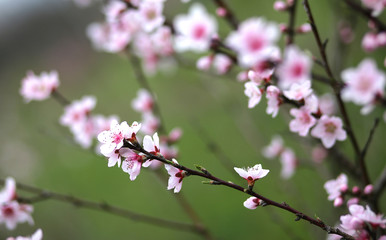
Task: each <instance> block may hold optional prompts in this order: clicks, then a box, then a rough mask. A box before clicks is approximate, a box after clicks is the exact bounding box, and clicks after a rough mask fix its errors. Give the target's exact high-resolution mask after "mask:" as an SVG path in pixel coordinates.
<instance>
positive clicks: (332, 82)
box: [303, 0, 370, 185]
mask: <svg viewBox="0 0 386 240" xmlns="http://www.w3.org/2000/svg"><path fill="white" fill-rule="evenodd" d="M303 6H304V9H305V11H306V14H307V16H308V20H309V23H310V24H311V28H312V32H313V34H314V37H315V41H316V43H317V45H318V48H319V52H320V55H321V57H322V63H323V66H324V69H325V71H326V73H327V75H328V77H329V79H330V86H331V88H332V89H333V90H334V94H335V97H336V99H337V101H338V105H339V109H340V112H341V114H342V117H343V121H344V123H345V128H346V131H347V134H348V136H349V138H350V141H351V144H352V146H353V148H354V152H355V155H356V159H357V162H358V165H359V168H360V170H361V172H362V180H363V184H364V185H367V184H369V183H370V179H369V176H368V173H367V168H366V164H365V161H364V159H363V157H362V154H361V150H360V148H359V144H358V141H357V139H356V137H355V134H354V131H353V128H352V126H351V122H350V118H349V116H348V114H347V111H346V107H345V105H344V103H343V100H342V98H341V95H340V87H339V86H340V85H341V83H340V82H339V81H338V80H337V79H335V77H334V75H333V73H332V71H331V68H330V65H329V62H328V59H327V55H326V45H327V41H325V42H323V43H322V40H321V38H320V35H319V32H318V29H317V27H316V24H315V21H314V17H313V15H312V12H311V8H310V5H309V3H308V0H303Z"/></svg>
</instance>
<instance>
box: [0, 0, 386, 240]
mask: <svg viewBox="0 0 386 240" xmlns="http://www.w3.org/2000/svg"><path fill="white" fill-rule="evenodd" d="M192 2H194V1H192ZM228 2H229V5H230V6H231V7H232V9H234V11H235V14H236V16H237V17H238V18H239V19H240V20H244V19H247V18H250V17H252V16H264V17H265V18H266V19H269V20H271V21H276V22H279V23H281V22H287V19H288V15H287V14H286V13H278V12H275V11H274V10H273V8H272V5H273V1H248V3H247V2H246V1H228ZM202 3H203V4H204V5H205V6H206V7H207V9H208V11H209V12H211V13H214V12H215V6H214V4H213V3H212V1H202ZM190 4H191V3H190ZM190 4H182V3H181V2H180V1H177V0H175V1H172V0H169V1H168V2H167V3H166V8H165V12H166V15H167V16H168V17H169V18H170V19H171V18H172V17H173V16H175V15H176V14H178V13H181V12H186V11H187V9H188V8H189V5H190ZM310 4H311V6H312V8H313V10H314V15H315V19H316V22H317V24H318V27H319V28H320V33H321V35H322V36H323V37H327V38H328V39H329V43H328V53H329V57H330V60H331V62H332V65H333V67H334V69H335V71H336V72H335V74H339V72H340V71H341V70H342V69H344V68H346V67H349V66H357V65H358V63H359V62H360V61H361V60H362V59H363V58H364V57H366V56H368V57H372V58H375V59H376V60H377V63H378V68H381V69H383V70H384V66H383V61H384V57H385V52H384V51H383V52H382V51H377V52H374V53H371V54H368V53H364V52H363V50H361V48H360V43H361V38H362V36H363V34H364V32H365V31H366V24H367V23H366V21H364V20H363V19H362V18H360V17H358V16H356V15H355V14H354V15H352V14H351V15H350V14H348V11H347V9H346V8H345V6H343V5H340V4H338V3H336V1H332V0H331V1H316V0H310ZM101 7H102V4H101V2H96V3H95V4H93V5H92V6H90V7H88V8H78V7H76V6H75V5H74V3H73V2H71V1H70V0H33V1H31V0H0V102H1V103H0V113H1V114H0V123H1V124H0V177H1V178H5V177H7V176H13V177H15V178H16V180H17V181H20V182H21V183H26V184H31V185H34V186H38V187H40V188H43V189H48V190H52V191H56V192H60V193H65V194H70V195H73V196H77V197H80V198H84V199H88V200H94V201H102V202H107V203H109V204H112V205H116V206H119V207H122V208H125V209H128V210H132V211H135V212H138V213H143V214H147V215H151V216H158V217H162V218H166V219H170V220H175V221H181V222H190V219H189V218H188V216H187V215H186V214H185V212H184V211H183V210H182V209H181V207H180V206H179V205H178V203H177V202H176V199H175V198H174V196H173V193H172V191H166V183H163V182H160V181H159V179H158V178H157V177H156V176H155V175H154V174H153V173H152V172H151V171H149V170H143V171H142V172H141V174H140V175H139V177H138V178H137V180H136V181H134V182H131V181H130V180H129V176H128V175H127V174H126V173H124V172H122V171H121V170H120V169H117V168H108V167H107V164H106V160H105V158H103V157H98V156H96V155H95V154H93V153H92V152H90V151H88V150H83V149H82V148H80V147H79V146H78V145H76V144H74V143H73V140H72V135H71V133H70V132H69V131H68V129H66V128H64V127H62V126H60V124H59V117H60V116H61V115H62V113H63V107H62V106H61V105H60V104H58V103H57V102H56V101H55V100H54V99H49V100H46V101H44V102H35V101H33V102H31V103H28V104H25V103H24V102H23V99H22V97H21V96H20V95H19V89H20V81H21V79H22V78H23V77H24V76H25V74H26V72H27V71H28V70H33V71H34V72H35V73H36V74H40V72H42V71H50V70H57V71H58V72H59V78H60V82H61V85H60V87H59V90H60V92H61V93H62V94H63V95H65V96H66V97H67V98H68V99H72V100H75V99H80V98H81V97H82V96H84V95H94V96H96V97H97V99H98V103H97V107H96V109H95V110H94V113H100V114H103V115H111V114H116V115H118V116H119V117H120V119H121V120H125V121H127V122H133V121H135V120H140V115H139V114H138V113H136V112H134V111H133V110H132V109H131V100H132V99H133V98H135V96H136V92H137V90H138V89H139V85H138V83H137V82H136V80H135V78H134V75H133V72H132V69H131V66H130V64H129V62H128V60H127V58H126V57H125V56H119V55H115V54H108V53H101V52H97V51H95V50H93V48H92V46H91V43H90V42H89V40H88V39H87V37H86V34H85V29H86V27H87V26H88V24H90V23H91V22H93V21H101V20H102V19H103V16H102V14H101V11H100V10H101ZM297 10H298V14H297V19H296V22H297V25H298V26H299V25H301V24H303V23H305V22H306V16H305V14H304V10H303V7H302V6H301V5H300V4H299V5H298V9H297ZM341 18H345V19H348V20H349V21H350V22H351V23H353V24H355V27H356V33H357V34H356V38H355V40H354V42H353V43H352V44H351V46H350V48H349V49H344V48H342V47H341V45H339V44H337V42H338V36H337V25H338V24H337V22H338V21H339V20H340V19H341ZM218 22H219V24H220V28H219V29H220V31H219V32H220V35H221V36H222V37H225V36H226V35H227V33H228V32H229V30H230V29H229V27H228V25H227V24H226V22H224V21H223V20H222V19H218ZM295 41H296V43H297V44H298V45H300V46H301V48H302V49H307V50H309V51H311V52H312V53H314V54H315V55H317V56H318V51H317V48H316V45H315V43H314V40H313V37H312V35H311V34H307V35H304V36H303V35H302V36H298V37H296V40H295ZM282 43H283V41H282ZM281 46H283V44H281ZM185 57H186V58H187V59H191V60H192V61H193V60H195V59H197V58H198V56H196V55H193V54H185ZM194 68H195V67H194V66H192V67H191V68H187V67H182V66H181V67H176V68H175V69H174V70H172V71H168V72H159V73H157V74H156V75H154V76H149V77H148V80H149V83H150V85H151V87H152V88H153V90H154V91H155V92H156V95H157V98H158V102H159V105H160V108H161V112H162V115H163V117H164V120H165V123H164V124H165V126H166V128H167V129H168V130H171V129H172V128H174V127H176V126H179V127H181V128H182V129H183V131H184V135H183V137H182V140H181V141H180V142H179V144H178V148H179V151H180V155H179V158H178V161H179V162H180V163H182V164H184V165H186V166H188V167H192V168H193V166H194V165H193V164H199V165H202V166H204V167H205V168H207V169H208V170H209V171H210V172H212V173H213V174H215V175H216V176H218V177H220V178H223V179H228V180H230V181H233V182H235V183H238V184H244V181H243V179H241V178H240V177H237V176H236V175H235V174H234V173H232V171H229V168H228V169H227V168H226V167H224V165H222V164H221V162H220V161H219V159H218V158H217V157H216V156H215V155H214V154H213V153H212V152H211V151H209V150H208V147H207V144H206V142H205V140H204V138H205V136H204V134H203V133H202V132H199V131H198V130H197V128H196V127H195V125H197V124H199V125H201V126H202V129H203V130H204V132H206V134H207V135H208V136H210V138H211V139H212V140H213V141H214V142H215V143H216V144H217V145H218V146H219V147H220V148H221V149H222V151H224V153H225V154H226V155H227V156H228V157H229V158H230V159H231V160H232V161H233V162H234V164H235V166H237V167H243V166H253V165H255V164H256V163H261V164H262V165H263V167H264V168H268V169H270V170H271V172H270V173H269V175H268V176H267V177H265V178H264V179H262V180H261V181H259V182H258V183H257V184H256V186H255V189H256V190H257V191H258V192H259V193H261V194H262V195H264V196H266V197H269V198H271V199H273V200H276V201H278V202H283V201H285V202H287V203H288V204H290V205H291V206H293V207H294V208H297V209H299V210H302V211H304V212H305V213H307V214H308V215H310V216H314V215H317V216H318V217H320V218H321V219H322V220H323V221H325V222H326V223H328V224H330V225H334V224H336V223H337V222H338V216H340V215H342V214H345V213H346V211H347V210H346V208H342V209H340V208H338V209H336V208H333V206H332V202H328V201H327V194H326V192H325V190H324V189H323V184H324V182H325V181H327V180H329V179H332V178H335V177H336V176H337V174H339V173H340V172H341V171H340V170H339V169H336V167H335V164H334V162H333V161H330V159H327V160H325V161H324V162H323V163H322V164H319V165H317V164H315V163H313V162H312V161H311V158H310V151H311V148H310V146H309V141H307V139H304V138H303V139H301V138H299V137H297V135H296V134H293V133H290V132H289V128H288V120H289V119H290V116H289V114H288V110H287V109H288V108H287V109H286V108H283V109H281V110H280V113H279V116H278V117H276V118H271V116H268V115H266V114H265V108H266V104H265V100H263V102H262V103H260V104H259V105H258V106H257V107H256V108H254V109H248V108H247V98H246V97H245V95H244V94H243V91H244V86H243V84H241V83H239V82H237V81H236V80H235V76H236V74H237V73H238V71H237V69H234V70H233V71H232V72H231V73H230V74H229V75H227V76H223V77H218V76H215V75H214V74H207V73H199V72H197V71H195V70H194ZM314 69H315V71H317V72H318V71H319V72H320V73H323V71H322V69H320V68H319V67H318V66H315V67H314ZM315 88H316V90H317V91H320V92H322V91H329V89H328V88H325V87H323V86H319V85H318V84H317V83H315ZM347 105H348V108H349V114H350V117H351V118H352V119H354V120H353V121H354V126H355V133H356V134H357V136H358V139H359V140H360V145H361V146H363V145H364V143H365V140H366V139H367V136H368V133H369V130H370V129H371V127H372V124H373V119H374V118H375V117H376V116H380V115H381V114H382V111H379V110H375V111H374V112H372V113H371V114H370V115H369V116H366V117H364V116H362V115H360V113H359V109H360V108H359V107H358V106H355V105H353V104H352V103H348V104H347ZM192 123H195V124H192ZM385 130H386V127H385V124H384V122H381V123H380V126H379V128H378V129H377V132H376V134H375V136H374V141H373V143H372V145H371V147H370V149H369V152H368V156H367V160H366V161H367V164H368V168H369V172H370V177H371V179H372V180H375V179H376V178H377V176H378V175H379V173H380V172H381V171H382V169H383V168H384V166H385V156H386V149H385V148H384V145H385V144H384V141H385V140H386V139H385V136H384V134H382V133H385ZM274 134H280V135H282V136H283V138H284V140H285V145H286V146H289V147H291V148H293V149H294V150H295V152H296V155H297V156H298V157H299V159H301V160H302V161H301V163H300V165H299V166H298V169H297V171H296V173H295V175H294V176H293V177H292V178H291V179H289V180H282V179H281V178H280V168H281V166H280V162H279V161H278V160H272V161H271V160H267V159H265V158H264V157H263V156H262V154H261V149H262V148H263V147H264V146H266V145H268V144H269V142H270V141H271V138H272V136H273V135H274ZM339 147H340V148H341V149H342V150H343V151H345V152H346V153H347V154H348V155H349V156H352V147H351V145H350V144H349V141H345V142H343V143H341V142H340V143H339ZM349 183H350V184H349V185H350V186H353V185H354V183H355V180H353V179H350V181H349ZM181 193H182V194H183V195H184V196H185V198H186V199H187V201H188V202H189V203H190V204H191V205H192V206H193V207H194V209H195V210H196V212H197V214H198V215H199V216H200V218H201V219H202V221H203V223H204V224H205V225H206V226H207V227H208V228H209V230H210V231H211V233H212V234H213V236H214V237H215V238H217V239H246V238H248V239H325V238H326V234H325V232H323V231H322V230H320V229H318V228H316V227H313V226H310V224H309V223H307V222H304V221H299V222H295V221H294V216H293V215H292V214H289V213H287V212H284V211H281V210H279V209H275V208H273V207H266V208H262V207H260V208H258V209H256V210H254V211H251V210H249V209H246V208H245V207H244V206H243V202H244V201H245V200H246V198H247V196H246V195H244V194H241V193H239V192H236V191H233V190H230V189H227V188H225V187H220V186H210V185H203V184H201V179H199V178H195V177H189V178H187V179H185V180H184V183H183V188H182V191H181ZM23 194H24V192H22V191H20V192H19V195H21V196H23ZM385 200H386V198H385V195H383V197H382V199H381V201H380V202H381V203H383V206H382V210H383V211H384V210H385V207H386V206H385V204H384V203H385V202H386V201H385ZM34 207H35V211H34V213H33V218H34V220H35V225H34V226H29V225H28V224H22V225H19V226H18V227H17V229H16V230H14V231H8V230H6V229H5V227H4V226H3V225H2V226H0V239H5V238H6V237H8V236H17V235H28V234H31V233H33V232H34V231H35V230H36V229H37V228H41V229H42V230H43V232H44V239H56V240H61V239H95V240H96V239H150V238H157V239H181V238H184V239H200V236H198V235H195V234H193V233H187V232H181V231H174V230H170V229H165V228H160V227H157V226H152V225H148V224H146V223H139V222H136V221H131V220H128V219H125V218H120V217H117V216H113V215H109V214H106V213H103V212H97V211H92V210H86V209H81V208H76V207H74V206H72V205H70V204H66V203H61V202H56V201H52V200H47V201H43V202H39V203H36V204H34Z"/></svg>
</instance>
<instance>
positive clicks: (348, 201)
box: [347, 197, 359, 207]
mask: <svg viewBox="0 0 386 240" xmlns="http://www.w3.org/2000/svg"><path fill="white" fill-rule="evenodd" d="M358 203H359V198H356V197H354V198H350V199H349V200H347V206H348V207H350V206H351V205H354V204H358Z"/></svg>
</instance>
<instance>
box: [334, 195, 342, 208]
mask: <svg viewBox="0 0 386 240" xmlns="http://www.w3.org/2000/svg"><path fill="white" fill-rule="evenodd" d="M342 204H343V198H342V197H337V198H335V200H334V207H340V206H342Z"/></svg>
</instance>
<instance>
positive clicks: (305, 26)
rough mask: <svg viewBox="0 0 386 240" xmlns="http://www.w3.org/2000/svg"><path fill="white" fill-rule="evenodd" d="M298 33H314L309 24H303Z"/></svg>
mask: <svg viewBox="0 0 386 240" xmlns="http://www.w3.org/2000/svg"><path fill="white" fill-rule="evenodd" d="M296 31H297V32H298V33H308V32H311V31H312V28H311V24H309V23H303V24H302V25H300V27H298V28H297V29H296Z"/></svg>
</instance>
